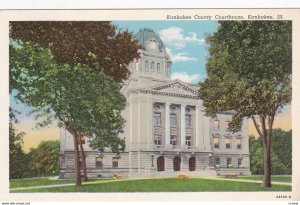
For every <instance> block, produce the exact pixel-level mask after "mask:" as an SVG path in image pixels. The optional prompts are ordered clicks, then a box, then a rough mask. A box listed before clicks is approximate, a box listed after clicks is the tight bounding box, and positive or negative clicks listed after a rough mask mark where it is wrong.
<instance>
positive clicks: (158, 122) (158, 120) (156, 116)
mask: <svg viewBox="0 0 300 205" xmlns="http://www.w3.org/2000/svg"><path fill="white" fill-rule="evenodd" d="M153 120H154V126H161V114H160V113H157V112H155V113H154V119H153Z"/></svg>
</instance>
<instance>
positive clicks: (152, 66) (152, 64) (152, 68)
mask: <svg viewBox="0 0 300 205" xmlns="http://www.w3.org/2000/svg"><path fill="white" fill-rule="evenodd" d="M151 71H154V62H151Z"/></svg>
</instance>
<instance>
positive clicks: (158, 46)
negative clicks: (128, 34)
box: [135, 28, 165, 52]
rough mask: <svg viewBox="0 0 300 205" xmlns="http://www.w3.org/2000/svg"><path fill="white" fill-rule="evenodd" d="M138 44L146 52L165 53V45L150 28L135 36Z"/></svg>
mask: <svg viewBox="0 0 300 205" xmlns="http://www.w3.org/2000/svg"><path fill="white" fill-rule="evenodd" d="M135 39H137V40H138V42H139V44H140V45H141V46H142V47H143V48H144V49H145V50H148V51H151V50H158V51H160V52H163V51H165V45H164V43H163V41H162V40H161V38H160V37H159V36H158V35H157V34H156V33H155V32H154V31H153V30H152V29H150V28H143V29H140V31H139V32H138V33H137V34H136V35H135Z"/></svg>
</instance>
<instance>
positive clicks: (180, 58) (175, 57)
mask: <svg viewBox="0 0 300 205" xmlns="http://www.w3.org/2000/svg"><path fill="white" fill-rule="evenodd" d="M166 51H167V53H168V54H169V56H170V58H171V60H172V62H173V63H175V62H186V61H197V58H193V57H189V56H187V54H186V53H177V54H174V53H173V52H172V50H171V49H169V48H166Z"/></svg>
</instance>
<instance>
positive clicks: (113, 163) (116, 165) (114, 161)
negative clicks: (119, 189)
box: [112, 157, 119, 168]
mask: <svg viewBox="0 0 300 205" xmlns="http://www.w3.org/2000/svg"><path fill="white" fill-rule="evenodd" d="M118 161H119V157H113V161H112V166H113V168H117V167H118V166H119V164H118Z"/></svg>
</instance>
